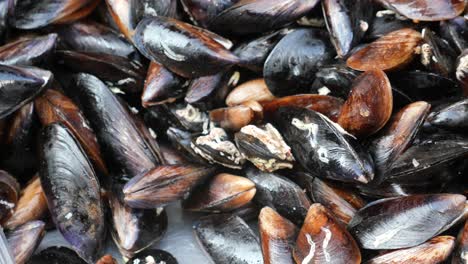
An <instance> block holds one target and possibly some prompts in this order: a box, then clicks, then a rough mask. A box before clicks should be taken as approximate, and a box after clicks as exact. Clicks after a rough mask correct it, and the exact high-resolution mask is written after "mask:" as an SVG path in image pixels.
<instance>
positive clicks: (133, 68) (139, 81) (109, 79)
mask: <svg viewBox="0 0 468 264" xmlns="http://www.w3.org/2000/svg"><path fill="white" fill-rule="evenodd" d="M55 54H56V57H57V60H58V63H59V64H61V65H63V66H64V67H66V68H68V69H70V70H72V71H73V72H76V73H80V72H84V73H89V74H92V75H95V76H96V77H98V78H99V79H101V80H102V81H104V82H105V83H106V84H108V85H109V86H110V87H116V88H118V89H120V90H122V91H119V90H117V91H119V92H121V93H124V94H125V93H130V94H135V93H140V92H141V90H142V87H143V82H144V80H145V69H144V67H143V65H141V64H140V63H139V62H138V61H136V60H129V59H127V58H125V57H120V56H116V55H109V54H105V53H91V52H77V51H71V50H61V51H57V52H56V53H55Z"/></svg>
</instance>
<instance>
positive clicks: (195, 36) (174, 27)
mask: <svg viewBox="0 0 468 264" xmlns="http://www.w3.org/2000/svg"><path fill="white" fill-rule="evenodd" d="M219 39H221V37H219V36H217V35H215V34H214V33H211V32H209V31H206V30H204V29H202V28H198V27H195V26H192V25H190V24H186V23H184V22H181V21H178V20H175V19H172V18H164V17H151V18H146V19H143V20H142V21H141V22H140V23H139V24H138V27H137V29H136V31H135V35H134V42H135V45H136V47H137V48H138V50H139V51H140V52H141V53H142V54H143V55H144V56H145V57H147V58H148V59H150V60H154V61H156V62H158V63H160V64H162V65H163V66H165V67H166V68H168V69H169V70H171V71H172V72H175V73H177V74H179V75H181V76H183V77H186V78H194V77H200V76H206V75H212V74H215V73H217V72H220V71H222V70H223V69H226V68H228V67H230V66H232V65H234V64H237V63H238V62H239V59H238V58H237V57H236V56H235V55H234V54H232V53H231V52H230V51H229V50H227V49H226V48H225V47H224V46H223V45H222V44H220V43H219V42H218V41H219ZM201 61H202V62H203V63H201V64H200V62H201Z"/></svg>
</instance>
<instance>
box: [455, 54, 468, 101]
mask: <svg viewBox="0 0 468 264" xmlns="http://www.w3.org/2000/svg"><path fill="white" fill-rule="evenodd" d="M456 67H457V69H456V74H455V75H456V77H457V80H458V82H459V83H460V86H461V87H462V88H463V92H464V94H465V95H468V49H466V50H464V51H463V52H462V54H460V56H459V57H458V58H457V62H456Z"/></svg>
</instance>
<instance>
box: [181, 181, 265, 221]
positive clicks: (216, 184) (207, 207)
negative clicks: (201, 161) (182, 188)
mask: <svg viewBox="0 0 468 264" xmlns="http://www.w3.org/2000/svg"><path fill="white" fill-rule="evenodd" d="M255 192H256V189H255V183H254V182H252V181H251V180H249V179H247V178H244V177H240V176H236V175H232V174H228V173H221V174H218V175H216V176H214V177H213V178H212V179H210V180H209V181H208V182H207V183H206V184H205V185H203V186H201V187H200V188H199V189H198V190H195V191H194V192H193V193H192V194H191V195H190V197H188V198H187V199H186V200H185V201H184V204H183V205H184V209H187V210H190V211H197V212H214V213H217V212H229V211H232V210H234V209H237V208H240V207H242V206H244V205H246V204H248V203H249V202H250V201H251V200H252V198H253V197H254V195H255Z"/></svg>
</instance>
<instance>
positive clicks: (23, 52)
mask: <svg viewBox="0 0 468 264" xmlns="http://www.w3.org/2000/svg"><path fill="white" fill-rule="evenodd" d="M56 42H57V34H55V33H52V34H49V35H45V36H38V37H24V38H20V39H19V40H17V41H13V42H10V43H7V44H5V45H4V46H2V47H0V63H1V64H6V65H36V64H40V63H41V62H45V61H46V60H47V59H48V58H49V57H50V56H51V53H52V52H53V51H54V49H55V44H56Z"/></svg>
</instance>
